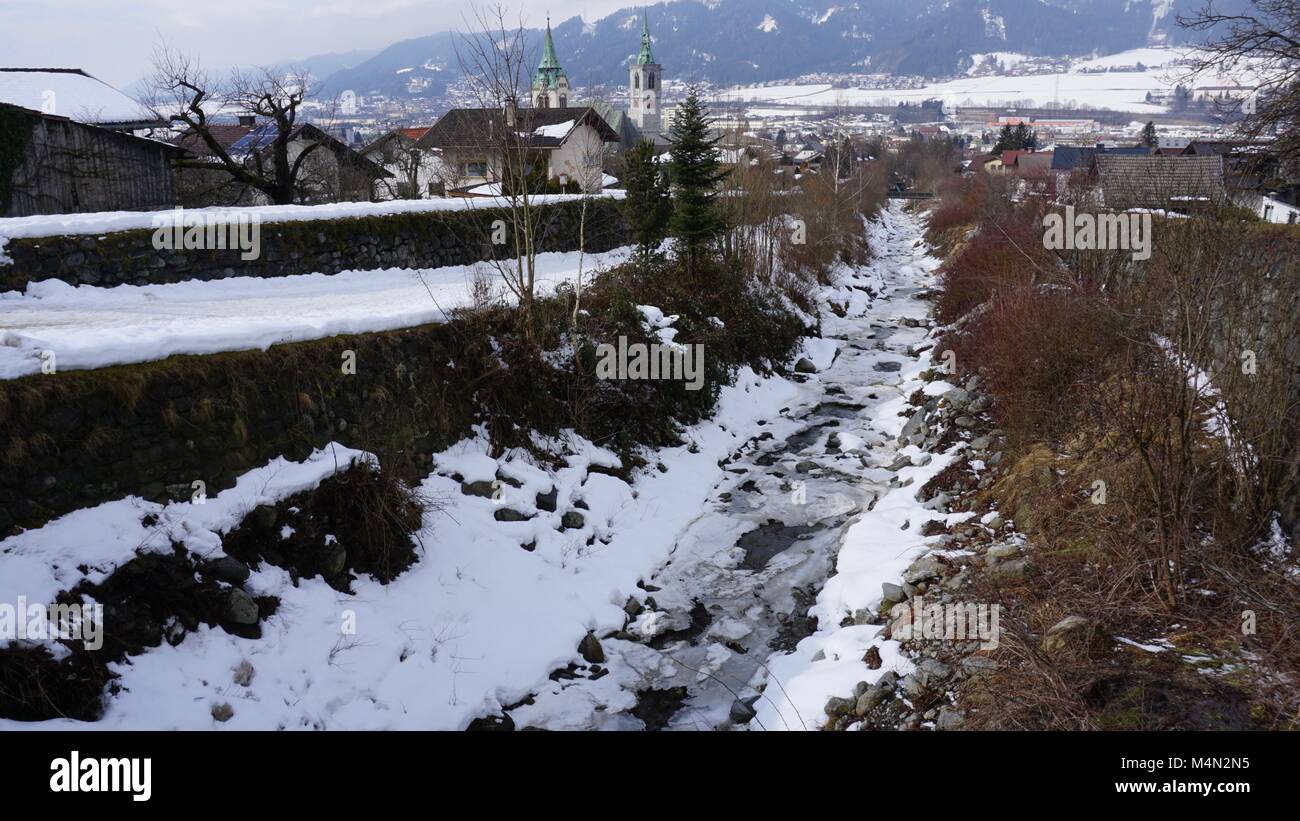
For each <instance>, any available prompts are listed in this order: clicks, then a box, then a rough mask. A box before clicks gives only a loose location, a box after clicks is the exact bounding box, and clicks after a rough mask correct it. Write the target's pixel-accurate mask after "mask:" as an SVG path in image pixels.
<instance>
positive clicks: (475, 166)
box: [461, 160, 487, 177]
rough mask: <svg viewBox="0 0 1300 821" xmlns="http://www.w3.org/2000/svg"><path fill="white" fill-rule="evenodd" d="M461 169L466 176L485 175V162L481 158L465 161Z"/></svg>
mask: <svg viewBox="0 0 1300 821" xmlns="http://www.w3.org/2000/svg"><path fill="white" fill-rule="evenodd" d="M461 171H462V172H463V173H464V175H465V176H467V177H486V176H487V163H486V162H483V161H481V160H476V161H474V162H467V163H465V164H464V165H463V166H461Z"/></svg>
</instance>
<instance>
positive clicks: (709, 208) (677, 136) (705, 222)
mask: <svg viewBox="0 0 1300 821" xmlns="http://www.w3.org/2000/svg"><path fill="white" fill-rule="evenodd" d="M709 124H710V120H709V115H708V110H707V109H706V107H705V105H704V103H703V102H701V100H700V96H699V92H698V90H697V89H695V88H694V87H692V88H691V89H690V90H689V92H688V93H687V95H686V100H685V102H683V103H682V104H681V105H680V106H678V108H677V114H676V116H675V117H674V118H673V127H672V131H671V132H670V134H671V136H670V138H669V141H670V143H671V145H672V148H671V149H670V151H671V152H672V161H671V162H670V163H669V166H668V172H669V178H670V179H671V181H672V187H673V197H674V202H673V216H672V219H671V220H670V221H669V233H671V234H672V236H673V238H674V239H676V240H677V243H678V251H679V254H680V258H681V259H682V261H683V262H684V263H685V265H686V272H687V273H688V274H692V273H695V272H696V271H698V270H699V267H700V261H701V259H702V258H703V254H704V253H705V251H706V250H707V248H708V246H709V244H710V243H712V242H713V241H714V240H715V239H717V237H718V236H719V235H720V234H721V233H722V232H723V231H724V230H726V221H725V220H724V219H723V217H722V214H721V212H720V211H719V209H718V206H717V203H716V202H715V200H716V199H717V196H718V183H720V182H721V181H722V179H723V178H724V177H725V176H726V172H725V171H723V170H722V167H721V164H720V163H719V161H718V153H717V149H716V147H715V146H716V144H717V142H718V139H717V138H716V137H711V136H710V135H709Z"/></svg>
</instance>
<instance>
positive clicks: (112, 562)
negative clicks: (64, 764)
mask: <svg viewBox="0 0 1300 821" xmlns="http://www.w3.org/2000/svg"><path fill="white" fill-rule="evenodd" d="M367 458H370V457H369V456H368V455H367V454H364V453H363V452H361V451H359V450H353V449H351V448H346V447H343V446H341V445H337V444H330V445H327V446H326V447H324V448H321V449H320V450H317V451H315V452H314V453H312V455H311V456H309V457H308V458H307V459H306V460H304V461H302V462H290V461H288V460H285V459H282V458H280V459H274V460H272V461H271V462H270V463H268V464H267V465H266V466H265V467H261V468H258V469H256V470H252V471H249V472H248V473H245V474H244V475H243V476H241V477H239V480H238V482H237V483H236V484H235V486H234V487H232V488H229V489H227V490H224V491H222V492H221V493H219V494H218V495H216V496H212V497H207V498H204V500H203V501H202V502H194V501H191V502H173V503H170V504H165V505H163V504H158V503H155V502H149V501H145V500H144V499H141V498H139V497H136V496H130V497H127V498H126V499H122V500H119V501H115V502H106V503H104V504H101V505H97V506H96V507H90V508H85V509H83V510H78V511H74V512H72V513H69V514H67V515H66V516H62V517H60V518H58V519H55V520H54V521H52V522H50V523H49V524H47V525H45V526H44V527H41V528H37V529H35V530H28V531H26V532H24V533H20V534H18V535H16V536H10V537H9V538H7V539H5V540H3V541H0V571H2V572H0V601H3V602H13V601H17V599H18V597H19V596H26V597H27V600H28V601H38V602H52V601H54V597H55V595H56V594H58V593H59V591H61V590H68V589H70V588H72V587H75V586H76V585H77V584H79V583H80V582H82V581H88V582H90V583H92V584H98V583H100V582H102V581H104V579H106V578H107V577H108V576H109V575H110V574H111V573H112V571H113V570H114V569H115V568H117V567H118V566H120V565H122V564H125V563H126V562H128V561H130V560H131V559H132V558H133V557H134V556H136V555H137V554H138V553H166V552H170V551H171V549H172V547H171V545H172V542H178V543H180V544H183V545H185V546H186V547H188V548H190V549H191V550H195V551H198V552H199V553H201V554H203V555H209V554H213V553H215V552H217V551H218V550H219V548H220V536H219V535H218V531H223V530H229V529H230V528H231V527H233V526H234V525H236V524H238V523H239V521H240V520H242V519H243V517H244V515H245V514H247V513H248V511H250V510H252V509H253V508H254V507H257V506H258V505H263V504H272V503H274V502H276V501H279V500H280V499H283V498H286V497H288V496H292V495H293V494H295V493H298V492H301V491H303V490H306V489H308V488H313V487H315V486H316V485H318V484H320V481H321V479H323V478H325V477H326V476H328V475H330V474H331V473H334V472H335V470H336V469H341V468H346V467H348V466H349V465H351V464H352V463H353V462H354V461H356V460H358V459H367ZM145 516H153V517H156V519H157V522H156V523H154V524H153V525H151V526H146V525H145V524H144V523H143V522H142V521H141V520H142V519H143V518H144V517H145ZM5 643H7V642H4V641H3V640H0V646H3V645H4V644H5ZM2 726H3V722H0V727H2Z"/></svg>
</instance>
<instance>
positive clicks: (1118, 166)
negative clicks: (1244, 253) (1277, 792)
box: [1096, 152, 1227, 212]
mask: <svg viewBox="0 0 1300 821" xmlns="http://www.w3.org/2000/svg"><path fill="white" fill-rule="evenodd" d="M1096 165H1097V178H1098V182H1099V183H1100V187H1101V205H1103V206H1104V207H1106V208H1113V209H1127V208H1160V209H1165V210H1170V211H1179V212H1188V211H1197V210H1202V209H1205V208H1211V207H1215V206H1219V205H1222V204H1223V203H1224V202H1226V201H1227V191H1226V189H1225V188H1224V183H1223V168H1224V166H1223V158H1222V157H1219V156H1198V157H1160V156H1154V155H1151V154H1148V155H1146V156H1132V155H1127V156H1126V155H1114V154H1111V153H1110V152H1107V153H1103V154H1098V155H1097V157H1096Z"/></svg>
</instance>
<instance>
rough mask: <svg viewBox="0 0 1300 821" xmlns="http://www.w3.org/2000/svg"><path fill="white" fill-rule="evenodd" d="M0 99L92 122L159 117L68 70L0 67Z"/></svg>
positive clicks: (153, 118)
mask: <svg viewBox="0 0 1300 821" xmlns="http://www.w3.org/2000/svg"><path fill="white" fill-rule="evenodd" d="M0 102H4V103H10V104H11V105H16V106H21V107H23V108H28V109H31V110H33V111H41V112H44V113H46V114H53V115H55V116H59V117H67V118H69V119H72V120H76V121H77V122H82V123H91V124H98V123H105V124H115V123H137V122H155V121H157V120H158V119H159V117H158V115H157V114H155V113H153V112H152V111H150V110H149V109H148V108H146V107H145V106H143V105H141V104H140V103H138V102H136V101H135V100H133V99H131V98H130V97H128V96H127V95H125V94H123V93H122V92H120V91H118V90H117V89H115V88H113V87H112V86H110V85H109V84H107V83H105V82H103V81H102V80H97V79H95V78H94V77H90V76H87V75H85V74H80V73H76V72H70V71H42V70H39V69H30V70H26V71H0ZM3 235H4V233H3V231H0V236H3Z"/></svg>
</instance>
